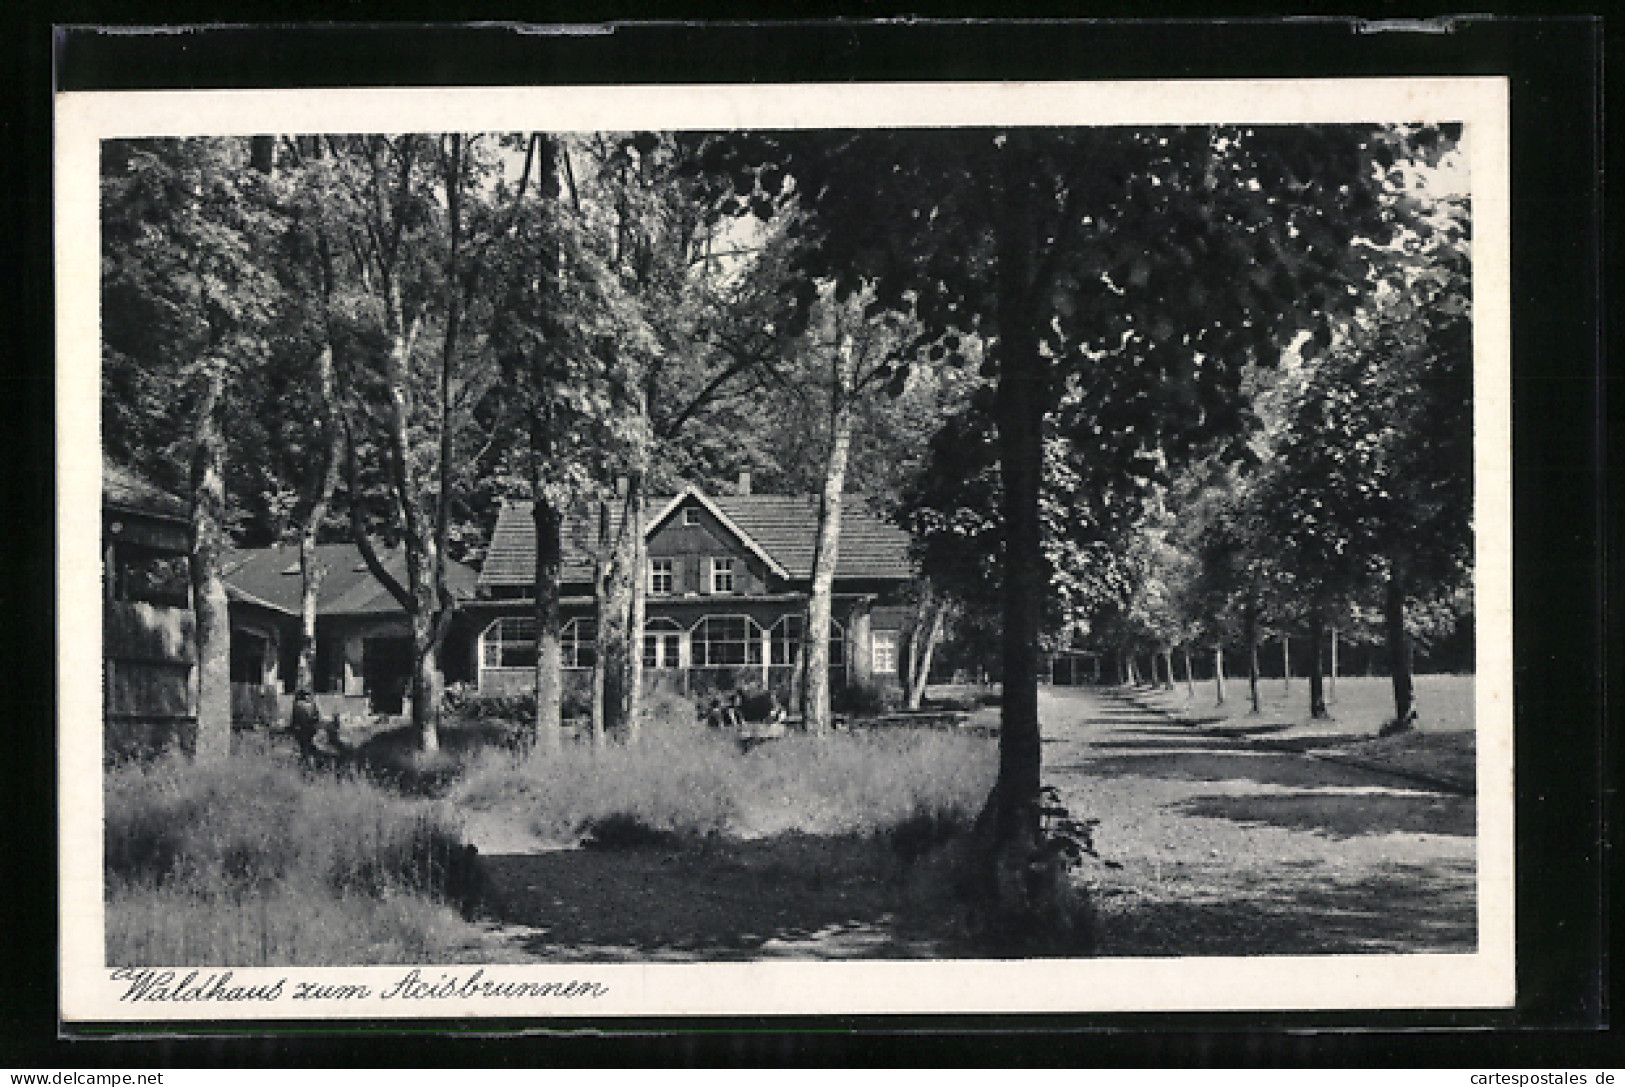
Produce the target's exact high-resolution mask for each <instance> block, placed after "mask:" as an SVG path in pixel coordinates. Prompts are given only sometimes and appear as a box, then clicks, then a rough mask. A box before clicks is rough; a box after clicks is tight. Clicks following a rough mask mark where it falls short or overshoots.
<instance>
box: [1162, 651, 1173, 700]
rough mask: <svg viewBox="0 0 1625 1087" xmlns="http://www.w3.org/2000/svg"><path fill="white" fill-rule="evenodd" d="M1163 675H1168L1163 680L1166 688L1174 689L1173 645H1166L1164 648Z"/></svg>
mask: <svg viewBox="0 0 1625 1087" xmlns="http://www.w3.org/2000/svg"><path fill="white" fill-rule="evenodd" d="M1162 667H1163V675H1164V676H1165V677H1167V678H1166V679H1165V680H1164V682H1163V688H1164V689H1165V690H1169V691H1171V690H1173V689H1174V649H1173V646H1164V647H1163V650H1162Z"/></svg>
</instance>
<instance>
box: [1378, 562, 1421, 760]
mask: <svg viewBox="0 0 1625 1087" xmlns="http://www.w3.org/2000/svg"><path fill="white" fill-rule="evenodd" d="M1382 617H1383V626H1384V628H1385V630H1386V633H1387V637H1388V668H1389V671H1390V674H1391V675H1392V676H1393V681H1394V727H1395V728H1409V727H1410V726H1411V725H1413V724H1415V723H1416V700H1415V691H1414V688H1413V686H1412V683H1411V641H1410V637H1409V636H1408V635H1407V634H1406V633H1405V581H1404V576H1403V574H1402V573H1401V572H1400V570H1399V567H1398V565H1397V564H1395V565H1394V566H1393V568H1392V569H1391V570H1390V571H1389V573H1388V584H1387V587H1386V590H1385V591H1384V593H1383V608H1382Z"/></svg>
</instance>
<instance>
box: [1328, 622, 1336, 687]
mask: <svg viewBox="0 0 1625 1087" xmlns="http://www.w3.org/2000/svg"><path fill="white" fill-rule="evenodd" d="M1327 698H1328V699H1329V700H1330V701H1332V702H1336V701H1337V627H1335V626H1334V627H1332V674H1331V692H1330V694H1328V695H1327Z"/></svg>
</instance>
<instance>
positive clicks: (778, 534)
mask: <svg viewBox="0 0 1625 1087" xmlns="http://www.w3.org/2000/svg"><path fill="white" fill-rule="evenodd" d="M689 499H693V500H696V501H697V502H698V504H700V505H702V506H704V507H705V508H707V509H709V510H710V511H711V512H712V514H713V515H715V516H716V518H717V520H718V521H720V522H721V523H722V525H723V526H724V527H725V528H727V529H729V530H730V531H732V532H735V533H737V534H738V536H739V538H740V542H741V543H742V544H743V545H744V546H745V547H746V548H748V549H750V550H752V551H754V552H756V553H757V554H758V555H759V556H761V557H762V558H763V560H764V561H765V562H767V564H768V565H769V566H770V567H772V568H775V569H776V570H780V571H782V574H781V576H783V577H785V578H786V579H788V580H791V581H805V580H807V579H809V578H811V577H812V559H813V542H814V540H815V538H816V537H817V534H818V500H817V499H816V498H813V497H809V496H790V495H774V494H742V495H718V496H716V497H711V496H709V495H703V494H701V493H700V492H699V491H696V490H693V489H692V488H690V489H689V490H686V491H684V492H683V493H682V494H680V495H678V496H677V497H676V498H671V499H665V500H657V501H656V502H655V503H652V505H653V508H652V509H651V510H650V511H649V512H648V513H646V515H645V517H646V521H645V526H646V527H645V531H652V530H653V529H656V528H658V527H659V525H660V524H661V522H663V521H664V520H665V519H666V518H667V517H669V516H671V514H673V513H675V512H676V511H677V510H678V509H679V508H681V507H682V506H683V505H684V504H685V501H686V500H689ZM531 510H532V504H531V503H530V502H529V501H525V500H514V499H510V500H508V501H507V502H505V503H504V504H503V506H502V510H501V512H500V513H498V515H497V524H496V529H495V530H494V531H493V532H492V534H491V546H490V549H489V550H488V551H487V552H486V558H485V566H484V567H483V568H482V569H481V571H480V584H481V585H482V586H484V587H487V588H496V587H512V586H526V585H529V584H531V582H532V581H533V580H534V579H535V576H536V570H535V563H536V524H535V521H534V520H532V516H531ZM610 527H611V531H612V532H613V531H615V530H616V529H618V528H619V527H620V526H619V509H618V507H617V509H616V512H615V514H614V519H613V521H612V524H611V526H610ZM560 536H561V540H560V543H561V549H562V552H563V554H562V556H561V557H562V569H561V571H560V578H559V579H560V580H561V581H563V582H586V581H591V580H592V566H593V557H592V549H593V545H594V542H595V541H596V539H597V532H596V529H595V527H594V525H593V522H592V519H591V518H590V517H588V516H587V515H586V514H585V513H577V514H573V515H571V516H569V517H567V518H566V519H565V524H564V527H563V530H562V531H561V533H560ZM908 544H909V539H908V534H907V533H906V532H904V531H903V530H902V529H900V528H898V527H897V526H895V525H893V524H891V523H889V522H887V521H883V520H881V519H880V518H879V517H878V516H876V515H875V514H874V513H873V512H872V511H871V510H870V509H869V508H868V507H867V505H866V504H865V503H864V502H863V500H862V499H861V498H859V497H857V496H848V498H847V499H846V501H845V502H844V503H843V504H842V507H841V545H840V554H839V562H838V563H837V564H836V570H835V576H836V577H837V578H839V579H841V580H852V581H861V580H893V579H895V580H906V579H908V578H911V577H913V576H914V567H913V564H912V563H911V562H910V561H909V555H908Z"/></svg>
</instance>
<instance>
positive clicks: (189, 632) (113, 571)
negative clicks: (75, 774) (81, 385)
mask: <svg viewBox="0 0 1625 1087" xmlns="http://www.w3.org/2000/svg"><path fill="white" fill-rule="evenodd" d="M191 540H192V523H191V513H190V508H189V507H188V505H187V503H186V502H185V501H184V500H182V499H180V498H177V497H176V496H174V495H172V494H169V493H168V492H166V491H164V490H162V489H161V488H159V487H157V486H155V485H154V484H153V483H151V482H150V481H149V480H147V479H145V478H143V477H142V476H141V475H140V474H139V473H137V472H135V471H133V470H131V469H129V468H126V467H124V466H122V465H118V464H114V463H112V462H111V461H105V460H104V461H103V464H102V723H103V737H104V740H103V752H104V755H105V756H106V757H107V758H109V759H119V758H123V757H126V756H129V755H134V754H138V753H145V752H153V751H161V750H163V749H164V748H167V747H171V746H176V745H179V746H181V747H187V748H189V747H190V746H191V745H192V743H193V742H194V740H195V739H196V734H197V676H196V666H197V640H196V631H197V626H196V620H195V618H194V616H193V613H192V578H191V570H190V566H189V561H188V553H189V552H190V550H191Z"/></svg>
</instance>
